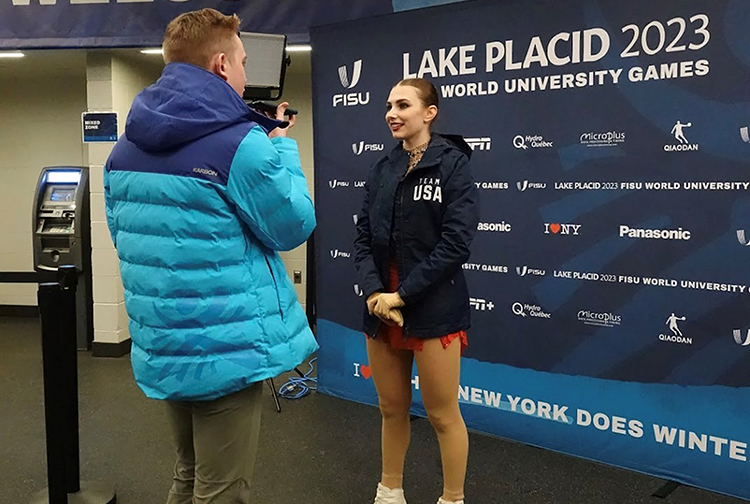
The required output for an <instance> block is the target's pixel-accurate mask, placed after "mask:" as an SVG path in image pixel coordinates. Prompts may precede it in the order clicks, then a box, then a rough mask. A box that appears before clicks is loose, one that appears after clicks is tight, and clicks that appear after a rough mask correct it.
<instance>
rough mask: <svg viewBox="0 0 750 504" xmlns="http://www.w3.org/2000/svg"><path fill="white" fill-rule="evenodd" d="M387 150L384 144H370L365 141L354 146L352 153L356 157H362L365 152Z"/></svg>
mask: <svg viewBox="0 0 750 504" xmlns="http://www.w3.org/2000/svg"><path fill="white" fill-rule="evenodd" d="M383 150H385V145H383V144H368V143H365V141H364V140H361V141H360V142H355V143H353V144H352V152H354V155H355V156H361V155H362V153H364V152H380V151H383Z"/></svg>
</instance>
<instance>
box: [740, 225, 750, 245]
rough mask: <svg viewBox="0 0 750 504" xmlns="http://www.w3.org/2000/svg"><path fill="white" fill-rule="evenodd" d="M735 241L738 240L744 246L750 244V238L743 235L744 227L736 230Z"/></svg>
mask: <svg viewBox="0 0 750 504" xmlns="http://www.w3.org/2000/svg"><path fill="white" fill-rule="evenodd" d="M737 241H738V242H740V245H744V246H746V247H748V246H750V240H748V237H747V236H746V235H745V230H744V229H738V230H737Z"/></svg>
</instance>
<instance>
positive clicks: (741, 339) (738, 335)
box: [732, 329, 750, 346]
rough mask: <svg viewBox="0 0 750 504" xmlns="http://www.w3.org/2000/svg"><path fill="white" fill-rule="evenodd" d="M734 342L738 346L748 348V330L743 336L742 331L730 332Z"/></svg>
mask: <svg viewBox="0 0 750 504" xmlns="http://www.w3.org/2000/svg"><path fill="white" fill-rule="evenodd" d="M732 335H733V336H734V341H735V343H737V344H738V345H740V346H750V329H748V330H747V335H746V336H743V334H742V329H734V330H733V331H732Z"/></svg>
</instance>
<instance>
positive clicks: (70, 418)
mask: <svg viewBox="0 0 750 504" xmlns="http://www.w3.org/2000/svg"><path fill="white" fill-rule="evenodd" d="M77 281H78V272H77V271H76V268H75V267H74V266H61V267H60V269H59V271H58V281H57V282H53V283H43V284H40V285H39V293H38V297H39V312H40V314H41V318H42V363H43V369H44V416H45V429H46V433H47V485H48V487H47V488H46V489H44V490H42V491H41V492H38V493H37V494H36V495H34V496H33V498H32V500H31V504H114V503H115V502H116V501H117V497H116V496H115V492H114V490H113V489H112V487H111V486H108V485H104V484H102V483H89V482H83V483H82V482H81V479H80V460H79V438H78V362H77V359H78V353H77V348H76V285H77Z"/></svg>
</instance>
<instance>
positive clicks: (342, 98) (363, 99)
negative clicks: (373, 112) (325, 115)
mask: <svg viewBox="0 0 750 504" xmlns="http://www.w3.org/2000/svg"><path fill="white" fill-rule="evenodd" d="M361 75H362V60H361V59H359V60H357V61H355V62H354V67H353V68H352V78H351V80H349V74H348V73H347V70H346V65H342V66H340V67H339V81H340V82H341V86H342V87H344V88H345V89H352V88H354V87H355V86H356V85H357V84H358V83H359V78H360V77H361ZM368 103H370V92H369V91H366V92H364V93H341V94H335V95H333V106H334V107H338V106H339V105H341V106H343V107H353V106H356V105H367V104H368Z"/></svg>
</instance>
